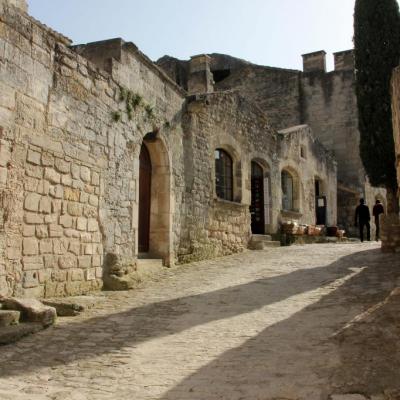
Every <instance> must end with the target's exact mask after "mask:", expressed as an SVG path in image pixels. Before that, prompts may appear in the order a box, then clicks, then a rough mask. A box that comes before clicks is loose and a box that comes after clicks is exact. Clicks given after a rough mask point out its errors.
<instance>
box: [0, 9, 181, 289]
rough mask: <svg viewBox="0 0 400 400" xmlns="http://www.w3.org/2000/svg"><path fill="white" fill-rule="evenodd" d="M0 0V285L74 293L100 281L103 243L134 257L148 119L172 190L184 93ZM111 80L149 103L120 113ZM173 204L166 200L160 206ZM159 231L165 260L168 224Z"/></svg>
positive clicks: (108, 250)
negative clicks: (72, 42) (99, 57)
mask: <svg viewBox="0 0 400 400" xmlns="http://www.w3.org/2000/svg"><path fill="white" fill-rule="evenodd" d="M2 7H3V13H2V20H1V22H0V24H1V26H0V27H1V29H0V59H1V63H0V86H1V91H0V121H1V124H0V126H1V127H0V134H1V137H0V140H1V141H0V154H1V162H0V177H1V179H0V199H1V204H2V212H1V221H2V222H1V224H0V245H1V247H0V256H1V259H0V293H1V294H11V293H14V294H18V295H24V296H29V295H34V296H53V295H64V294H74V293H84V292H87V291H89V290H92V289H95V288H98V287H100V286H101V284H102V273H103V267H104V262H103V261H104V255H106V254H115V255H117V258H118V257H121V258H124V259H125V260H128V261H127V262H128V263H130V264H131V266H132V268H134V267H135V257H136V254H137V234H136V233H137V222H136V224H135V223H134V222H135V221H136V220H137V216H136V215H137V202H138V198H137V190H136V189H137V185H138V183H137V182H138V154H139V151H140V146H141V144H142V140H143V137H144V136H145V135H146V134H147V133H148V132H152V131H154V129H156V130H157V132H158V135H159V138H160V139H158V140H159V141H160V142H161V141H162V142H163V146H164V147H165V149H164V152H167V153H168V154H169V153H170V152H169V151H168V150H167V149H168V148H169V146H173V147H175V148H176V151H175V152H174V153H173V154H174V155H173V156H171V160H169V159H168V157H169V156H168V157H167V159H168V160H167V161H166V162H165V163H166V164H168V168H169V170H168V171H169V173H170V175H171V177H170V179H168V182H169V185H171V186H170V188H168V189H171V191H172V192H173V193H175V189H174V188H175V186H173V185H176V187H177V188H178V189H177V190H176V193H177V199H178V200H177V202H179V198H180V196H179V190H180V189H179V187H180V186H182V179H181V176H182V171H181V167H180V166H181V165H182V148H181V147H180V146H179V143H181V136H182V135H181V134H179V132H178V133H177V129H176V122H175V121H174V117H175V116H176V114H177V112H178V110H180V109H181V107H182V103H183V101H184V98H183V96H182V95H180V94H179V91H178V92H177V90H176V88H174V85H173V84H172V83H168V81H166V80H165V79H164V78H163V76H162V74H160V73H157V71H156V72H153V71H152V69H151V67H148V65H147V63H146V62H140V61H137V59H135V57H134V56H132V57H131V56H130V55H126V57H125V59H124V60H122V59H121V62H131V63H132V64H133V63H134V62H136V64H135V67H136V68H135V69H129V68H125V70H124V68H123V67H122V66H121V65H119V61H118V60H115V59H113V63H114V64H113V66H112V68H111V69H110V73H107V72H105V71H102V70H99V69H98V68H97V67H96V66H95V65H93V64H91V63H90V62H88V61H87V59H85V58H83V57H81V56H80V55H78V54H77V53H76V52H75V51H73V50H71V49H69V48H68V47H67V45H69V41H68V40H67V39H65V38H64V37H63V36H61V35H59V34H56V33H55V32H53V31H51V30H50V29H48V28H46V27H44V26H42V25H40V23H38V22H37V21H35V20H33V19H31V18H30V17H29V16H28V15H26V14H21V13H19V12H18V10H17V9H16V8H14V7H9V6H7V5H4V4H3V5H2ZM16 21H17V22H16ZM130 57H131V58H130ZM128 70H129V72H128ZM123 71H125V73H124V72H123ZM135 71H136V73H140V74H141V76H140V78H138V77H137V76H135V75H134V74H135ZM139 79H140V82H141V84H140V85H139V86H138V85H137V81H138V80H139ZM121 86H122V87H124V88H126V90H129V89H131V90H134V91H135V92H138V93H140V94H141V96H142V97H143V99H144V100H143V104H145V103H147V104H148V105H151V106H152V107H151V108H152V111H151V115H150V113H149V112H147V110H146V108H145V107H144V105H143V106H141V107H139V108H138V109H137V110H135V112H134V113H133V115H132V117H131V119H129V118H128V116H127V114H126V112H125V104H124V103H123V102H121V99H120V91H121ZM147 104H146V105H147ZM116 111H118V112H119V114H120V119H119V120H118V121H116V120H115V118H114V113H115V112H116ZM167 122H168V124H167ZM161 138H164V139H161ZM172 159H173V160H172ZM172 161H174V163H173V165H174V166H173V167H171V165H172ZM166 168H167V167H166ZM173 175H175V176H176V177H177V179H176V182H175V180H174V179H173ZM168 204H169V203H168ZM173 205H174V206H175V203H174V204H173ZM172 211H173V207H172V204H171V205H170V208H169V209H168V210H167V214H168V218H169V217H170V214H171V213H172ZM171 220H172V218H171ZM173 221H174V222H175V223H178V222H179V221H178V222H177V221H176V219H174V220H173ZM171 224H172V222H171ZM170 230H171V231H172V227H170ZM162 240H163V241H164V242H167V243H163V249H164V250H163V254H162V256H163V258H164V259H165V261H166V262H168V261H169V260H170V259H171V257H173V253H174V250H173V246H174V242H173V240H174V238H173V235H172V233H171V234H169V235H168V236H165V237H163V239H162ZM176 241H177V240H176Z"/></svg>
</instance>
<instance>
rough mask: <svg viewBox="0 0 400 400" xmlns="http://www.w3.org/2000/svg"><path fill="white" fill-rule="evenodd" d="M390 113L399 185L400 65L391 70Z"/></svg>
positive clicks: (399, 183)
mask: <svg viewBox="0 0 400 400" xmlns="http://www.w3.org/2000/svg"><path fill="white" fill-rule="evenodd" d="M392 115H393V135H394V144H395V151H396V168H397V182H398V185H399V187H400V67H397V68H396V69H395V70H394V71H393V77H392Z"/></svg>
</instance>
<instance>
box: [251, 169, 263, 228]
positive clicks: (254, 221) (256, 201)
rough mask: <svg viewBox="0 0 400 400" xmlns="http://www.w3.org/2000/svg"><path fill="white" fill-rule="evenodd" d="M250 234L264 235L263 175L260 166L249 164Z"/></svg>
mask: <svg viewBox="0 0 400 400" xmlns="http://www.w3.org/2000/svg"><path fill="white" fill-rule="evenodd" d="M250 213H251V232H252V233H254V234H259V235H263V234H264V233H265V216H264V173H263V169H262V168H261V166H260V165H258V164H257V163H255V162H252V163H251V207H250Z"/></svg>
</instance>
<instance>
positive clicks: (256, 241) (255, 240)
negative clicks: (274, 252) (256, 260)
mask: <svg viewBox="0 0 400 400" xmlns="http://www.w3.org/2000/svg"><path fill="white" fill-rule="evenodd" d="M280 245H281V242H279V241H275V240H272V237H271V235H252V236H251V239H250V243H249V249H250V250H264V249H266V248H270V247H280Z"/></svg>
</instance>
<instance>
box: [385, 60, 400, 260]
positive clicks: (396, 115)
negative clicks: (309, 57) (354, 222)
mask: <svg viewBox="0 0 400 400" xmlns="http://www.w3.org/2000/svg"><path fill="white" fill-rule="evenodd" d="M391 83H392V85H391V86H392V119H393V136H394V145H395V153H396V170H397V182H398V186H399V188H400V67H397V68H395V69H394V71H393V75H392V82H391ZM397 197H398V198H400V193H398V196H397ZM382 250H383V251H388V252H392V251H395V252H397V253H398V252H400V220H399V218H395V216H394V215H390V216H388V217H387V218H386V219H385V221H384V229H383V231H382Z"/></svg>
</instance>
